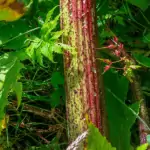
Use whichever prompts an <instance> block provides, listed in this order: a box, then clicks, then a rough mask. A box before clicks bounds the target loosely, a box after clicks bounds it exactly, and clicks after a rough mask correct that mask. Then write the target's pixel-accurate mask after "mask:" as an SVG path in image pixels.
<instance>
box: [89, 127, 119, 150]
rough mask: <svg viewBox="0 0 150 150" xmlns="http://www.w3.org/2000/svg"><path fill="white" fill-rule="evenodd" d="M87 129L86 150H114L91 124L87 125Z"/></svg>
mask: <svg viewBox="0 0 150 150" xmlns="http://www.w3.org/2000/svg"><path fill="white" fill-rule="evenodd" d="M88 128H89V134H88V145H87V149H88V150H116V148H114V147H112V146H111V144H110V143H109V142H108V141H107V140H106V138H105V137H103V136H102V135H101V133H100V132H99V130H98V128H96V127H95V126H94V125H93V124H89V126H88Z"/></svg>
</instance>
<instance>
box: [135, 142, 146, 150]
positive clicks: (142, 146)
mask: <svg viewBox="0 0 150 150" xmlns="http://www.w3.org/2000/svg"><path fill="white" fill-rule="evenodd" d="M147 148H148V143H145V144H143V145H141V146H139V147H137V149H136V150H147Z"/></svg>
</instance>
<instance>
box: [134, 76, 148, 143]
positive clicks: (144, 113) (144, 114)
mask: <svg viewBox="0 0 150 150" xmlns="http://www.w3.org/2000/svg"><path fill="white" fill-rule="evenodd" d="M132 91H133V93H134V97H135V99H136V100H137V101H141V103H140V112H139V116H140V117H141V118H142V119H143V120H144V121H145V123H146V124H147V125H149V117H148V110H147V107H146V104H145V101H144V97H143V95H142V91H141V88H140V84H139V82H138V80H137V79H136V78H134V81H133V83H132ZM138 126H139V135H140V144H144V143H147V140H146V136H147V135H148V133H147V131H148V129H147V128H146V126H145V125H144V124H143V123H142V122H140V121H138Z"/></svg>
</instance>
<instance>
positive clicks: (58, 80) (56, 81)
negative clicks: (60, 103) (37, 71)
mask: <svg viewBox="0 0 150 150" xmlns="http://www.w3.org/2000/svg"><path fill="white" fill-rule="evenodd" d="M51 84H52V86H54V87H57V86H58V85H60V84H64V77H63V76H62V75H61V74H60V72H53V74H52V77H51Z"/></svg>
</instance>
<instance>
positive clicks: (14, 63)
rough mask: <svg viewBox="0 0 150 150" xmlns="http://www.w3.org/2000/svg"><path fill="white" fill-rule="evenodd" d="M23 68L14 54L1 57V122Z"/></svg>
mask: <svg viewBox="0 0 150 150" xmlns="http://www.w3.org/2000/svg"><path fill="white" fill-rule="evenodd" d="M21 68H23V65H22V64H21V63H20V60H19V59H18V58H17V57H16V56H15V55H14V54H13V53H7V54H4V55H2V56H0V104H1V105H0V120H2V119H3V117H4V109H5V107H6V105H7V104H8V100H7V97H8V94H9V92H10V91H11V89H13V88H14V87H13V86H14V85H15V84H16V82H17V79H18V76H19V72H20V69H21ZM18 96H19V95H18ZM19 97H20V96H19Z"/></svg>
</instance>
